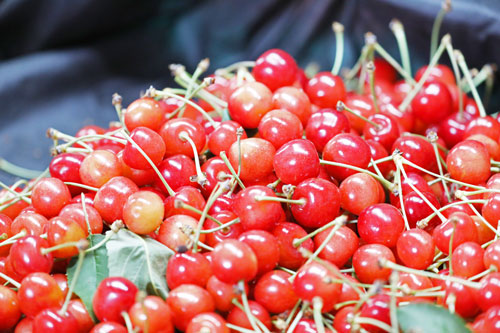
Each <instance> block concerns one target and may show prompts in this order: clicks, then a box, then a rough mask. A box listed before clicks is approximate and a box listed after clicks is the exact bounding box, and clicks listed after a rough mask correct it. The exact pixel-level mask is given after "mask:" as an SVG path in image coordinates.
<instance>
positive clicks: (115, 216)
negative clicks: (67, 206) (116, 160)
mask: <svg viewBox="0 0 500 333" xmlns="http://www.w3.org/2000/svg"><path fill="white" fill-rule="evenodd" d="M138 189H139V188H138V187H137V185H136V184H135V183H134V182H133V181H131V180H130V179H128V178H125V177H121V176H120V177H114V178H112V179H110V180H109V181H108V182H107V183H106V184H104V185H103V186H102V187H101V188H100V189H99V191H97V193H96V196H95V198H94V207H95V209H97V211H98V212H99V214H100V215H101V216H102V218H103V220H105V221H107V222H109V223H113V222H114V221H116V220H121V219H122V216H123V212H122V209H116V207H123V205H124V204H125V202H126V201H127V199H128V197H129V196H130V195H132V194H133V193H135V192H137V191H138Z"/></svg>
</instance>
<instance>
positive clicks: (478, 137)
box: [466, 134, 500, 161]
mask: <svg viewBox="0 0 500 333" xmlns="http://www.w3.org/2000/svg"><path fill="white" fill-rule="evenodd" d="M466 140H475V141H479V142H481V143H482V144H483V145H484V146H485V147H486V149H487V150H488V153H489V154H490V157H491V158H492V159H493V160H495V161H496V160H499V159H500V145H499V144H498V142H496V141H495V140H493V139H492V138H490V137H489V136H486V135H483V134H474V135H471V136H468V137H467V138H466Z"/></svg>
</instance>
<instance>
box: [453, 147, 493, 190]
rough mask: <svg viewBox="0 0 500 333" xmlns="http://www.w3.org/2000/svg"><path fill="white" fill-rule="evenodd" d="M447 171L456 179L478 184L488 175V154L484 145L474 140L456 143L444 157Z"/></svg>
mask: <svg viewBox="0 0 500 333" xmlns="http://www.w3.org/2000/svg"><path fill="white" fill-rule="evenodd" d="M446 165H447V166H448V171H449V172H450V174H451V177H453V178H454V179H456V180H459V181H462V182H465V183H470V184H479V183H483V182H485V181H486V180H488V178H489V177H490V173H491V172H490V166H491V165H490V155H489V153H488V150H487V149H486V147H485V146H484V145H483V144H482V143H480V142H478V141H474V140H466V141H462V142H460V143H459V144H457V145H456V146H455V147H453V149H451V150H450V152H449V153H448V157H447V158H446Z"/></svg>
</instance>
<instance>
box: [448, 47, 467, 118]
mask: <svg viewBox="0 0 500 333" xmlns="http://www.w3.org/2000/svg"><path fill="white" fill-rule="evenodd" d="M446 51H447V52H448V57H449V58H450V62H451V67H452V68H453V73H455V80H456V82H457V88H458V112H459V114H463V112H464V97H463V96H462V85H461V84H460V83H459V82H460V81H461V78H460V69H459V67H458V63H457V58H455V54H454V52H453V46H452V45H451V39H450V42H449V43H446Z"/></svg>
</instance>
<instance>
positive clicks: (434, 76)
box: [415, 64, 455, 84]
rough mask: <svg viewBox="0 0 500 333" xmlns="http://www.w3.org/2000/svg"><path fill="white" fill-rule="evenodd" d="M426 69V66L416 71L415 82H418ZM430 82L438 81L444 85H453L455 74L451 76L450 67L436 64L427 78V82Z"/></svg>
mask: <svg viewBox="0 0 500 333" xmlns="http://www.w3.org/2000/svg"><path fill="white" fill-rule="evenodd" d="M427 69H428V66H427V65H426V66H422V67H420V68H419V69H418V71H417V73H415V80H416V81H417V82H418V81H420V79H421V78H422V76H423V75H424V73H425V71H426V70H427ZM431 81H439V82H442V83H445V84H455V74H453V71H452V70H451V68H450V67H448V66H446V65H443V64H437V65H436V66H433V67H432V68H431V69H430V75H429V76H428V78H427V82H431Z"/></svg>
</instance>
